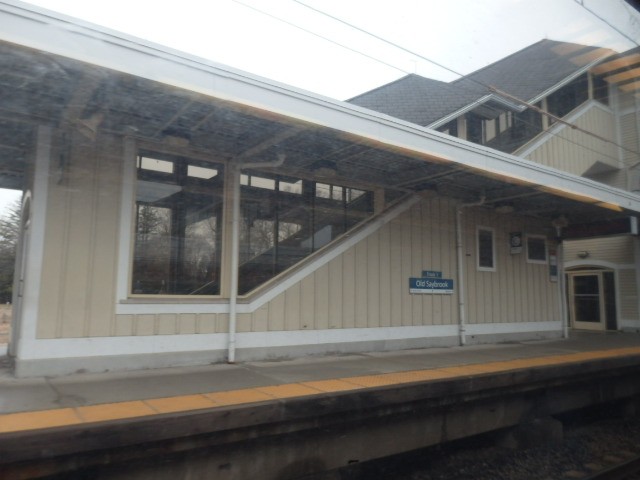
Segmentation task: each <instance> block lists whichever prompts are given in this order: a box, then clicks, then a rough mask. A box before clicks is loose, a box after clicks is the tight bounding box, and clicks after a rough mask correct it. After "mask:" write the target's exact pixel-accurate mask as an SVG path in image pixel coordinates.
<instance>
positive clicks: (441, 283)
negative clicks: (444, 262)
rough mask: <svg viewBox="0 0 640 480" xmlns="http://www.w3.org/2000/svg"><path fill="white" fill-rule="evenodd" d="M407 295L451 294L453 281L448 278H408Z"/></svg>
mask: <svg viewBox="0 0 640 480" xmlns="http://www.w3.org/2000/svg"><path fill="white" fill-rule="evenodd" d="M409 293H431V294H434V293H436V294H438V293H439V294H452V293H453V280H452V279H450V278H433V277H423V278H410V279H409Z"/></svg>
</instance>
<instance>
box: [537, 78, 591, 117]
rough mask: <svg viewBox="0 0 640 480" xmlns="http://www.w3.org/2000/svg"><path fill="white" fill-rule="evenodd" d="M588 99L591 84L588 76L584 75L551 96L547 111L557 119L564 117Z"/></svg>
mask: <svg viewBox="0 0 640 480" xmlns="http://www.w3.org/2000/svg"><path fill="white" fill-rule="evenodd" d="M588 99H589V82H588V79H587V74H584V75H580V76H579V77H578V78H576V79H575V80H573V81H571V82H570V83H568V84H567V85H565V86H564V87H562V88H560V89H558V90H556V91H555V92H553V93H552V94H551V95H549V96H548V97H547V110H548V111H549V113H551V114H552V115H555V116H556V117H564V116H565V115H566V114H567V113H569V112H570V111H572V110H573V109H575V108H576V107H578V106H579V105H582V104H583V103H584V102H586V101H587V100H588Z"/></svg>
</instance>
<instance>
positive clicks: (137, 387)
mask: <svg viewBox="0 0 640 480" xmlns="http://www.w3.org/2000/svg"><path fill="white" fill-rule="evenodd" d="M637 398H640V335H638V334H633V333H618V332H607V333H595V332H594V333H591V332H571V335H570V338H568V339H556V340H538V341H528V342H517V343H504V344H491V345H472V346H464V347H448V348H431V349H419V350H405V351H394V352H372V353H361V354H349V355H340V356H322V357H307V358H300V359H295V360H281V361H269V362H248V363H241V364H234V365H226V364H225V365H209V366H200V367H183V368H171V369H162V370H160V369H158V370H145V371H131V372H118V373H102V374H76V375H70V376H65V377H57V378H28V379H18V378H14V377H13V376H12V375H11V372H10V370H9V368H8V366H7V365H5V366H4V367H3V370H1V371H0V478H7V479H11V478H38V477H43V476H47V478H49V476H51V475H54V476H55V475H58V476H59V477H58V476H55V478H69V476H72V477H73V478H76V476H77V477H78V478H109V479H119V478H126V479H137V478H140V479H144V478H155V479H159V480H163V479H164V478H167V479H173V478H219V479H230V480H232V479H244V478H261V479H265V480H269V479H274V480H281V479H297V478H307V477H306V475H310V474H314V473H318V472H324V471H333V470H335V469H336V468H341V467H342V466H344V465H348V464H351V463H353V462H360V461H366V460H369V459H373V458H381V457H384V456H388V455H392V454H395V453H401V452H404V451H409V450H413V449H416V448H421V447H424V446H428V445H433V444H436V443H439V442H445V441H450V440H453V439H457V438H463V437H464V436H469V435H474V434H477V433H482V432H487V431H491V430H496V429H499V428H504V427H508V426H514V425H518V424H522V423H523V422H525V423H526V422H530V421H532V420H535V419H537V418H545V417H549V416H552V415H554V414H556V413H561V412H564V411H569V410H572V409H576V408H582V407H585V406H589V405H593V404H597V403H605V402H611V401H621V400H625V401H626V399H637ZM638 409H639V410H640V403H639V404H638ZM332 469H333V470H332ZM52 478H54V477H52ZM309 478H316V477H309ZM317 478H325V477H317ZM326 478H333V477H326ZM336 478H338V477H336Z"/></svg>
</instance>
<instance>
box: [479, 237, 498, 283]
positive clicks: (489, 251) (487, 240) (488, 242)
mask: <svg viewBox="0 0 640 480" xmlns="http://www.w3.org/2000/svg"><path fill="white" fill-rule="evenodd" d="M494 233H495V232H494V230H493V228H489V227H478V229H477V253H478V255H477V258H478V265H477V266H478V270H484V271H489V272H495V270H496V259H495V257H496V249H495V239H494Z"/></svg>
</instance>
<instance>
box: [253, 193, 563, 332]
mask: <svg viewBox="0 0 640 480" xmlns="http://www.w3.org/2000/svg"><path fill="white" fill-rule="evenodd" d="M487 212H488V211H487V210H486V209H482V208H479V209H475V210H466V211H465V217H464V218H465V220H464V229H465V240H464V242H465V259H466V261H465V271H466V275H467V293H468V302H467V312H468V317H469V321H470V322H471V323H493V322H525V321H551V320H558V318H559V316H558V305H557V301H558V295H557V284H556V283H553V282H550V281H549V271H548V266H547V265H546V264H532V263H527V262H526V254H525V253H524V252H523V253H521V254H517V255H511V254H510V253H509V248H508V234H509V232H512V231H520V232H523V233H524V232H528V233H536V234H544V233H545V230H544V225H541V224H538V225H533V224H531V222H530V221H528V222H526V223H525V221H524V220H522V219H517V218H516V217H511V216H507V217H502V216H497V215H494V214H491V213H487ZM454 215H455V209H454V204H453V203H452V202H448V201H446V200H443V199H435V200H432V201H424V202H422V203H420V204H419V205H417V206H415V207H413V208H412V209H411V210H410V211H408V212H406V213H405V214H403V215H401V216H399V217H398V218H396V219H395V220H393V221H392V222H390V223H389V224H387V225H386V226H385V227H383V228H382V229H380V230H379V231H378V232H376V233H374V234H373V235H371V236H369V237H368V238H367V239H365V240H363V241H362V242H360V243H359V244H357V245H355V246H354V247H352V248H351V249H349V250H347V251H346V252H345V253H344V254H343V255H341V256H339V257H337V258H336V259H334V260H332V261H331V262H329V263H328V264H327V265H325V266H323V267H322V268H320V269H318V270H317V271H316V272H313V273H311V274H310V275H309V276H308V277H307V278H305V279H304V280H302V281H301V282H299V283H298V284H296V285H294V286H293V287H291V288H290V289H288V290H287V291H286V292H284V293H282V294H280V295H279V296H278V297H277V298H276V299H274V300H273V301H271V302H269V303H268V304H267V305H265V306H264V307H263V308H261V309H259V310H258V311H257V312H254V313H253V314H246V315H241V317H247V318H250V319H251V320H247V321H246V323H247V324H251V325H252V326H253V331H263V330H264V329H265V328H266V329H268V330H281V329H286V330H305V329H312V328H316V329H326V328H338V329H339V328H353V327H361V328H364V327H369V328H372V327H373V328H375V327H383V326H394V327H399V326H411V325H442V324H455V323H457V322H458V314H457V296H456V295H455V294H454V295H411V294H409V285H408V283H409V278H410V277H415V276H420V275H421V272H422V270H437V271H441V272H442V273H443V276H444V277H445V278H453V279H454V280H455V284H456V291H457V278H456V262H455V256H456V252H455V228H454ZM478 224H480V225H486V226H490V227H493V228H495V231H496V253H497V270H496V272H478V271H477V269H476V262H477V259H476V243H475V229H476V225H478ZM265 310H266V313H265ZM263 318H267V319H268V320H267V325H266V326H265V324H264V321H260V319H263ZM283 318H284V319H286V321H284V322H283Z"/></svg>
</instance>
